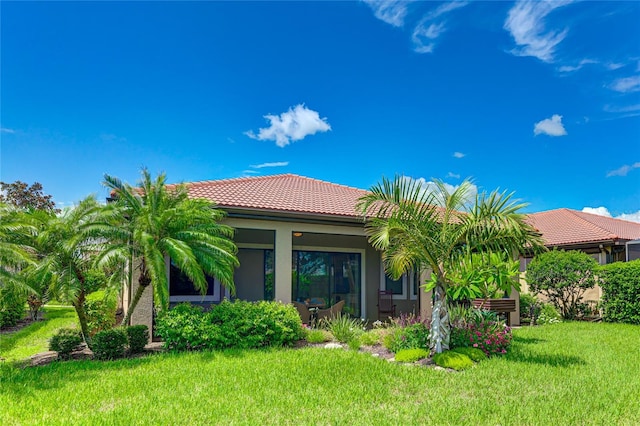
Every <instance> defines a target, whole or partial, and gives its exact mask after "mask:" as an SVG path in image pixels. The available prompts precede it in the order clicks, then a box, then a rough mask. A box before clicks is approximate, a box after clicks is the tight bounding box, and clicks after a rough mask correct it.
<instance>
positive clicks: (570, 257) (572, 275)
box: [526, 250, 598, 319]
mask: <svg viewBox="0 0 640 426" xmlns="http://www.w3.org/2000/svg"><path fill="white" fill-rule="evenodd" d="M597 267H598V263H597V262H596V261H595V260H594V259H593V258H592V257H591V256H589V255H588V254H586V253H584V252H581V251H562V250H553V251H549V252H546V253H542V254H538V255H536V256H535V257H534V258H533V260H532V261H531V263H530V264H529V266H528V267H527V274H526V279H527V283H528V284H529V289H530V290H531V291H532V292H533V293H536V294H543V295H545V296H546V297H547V299H548V300H549V302H551V303H553V305H554V306H555V307H556V308H558V310H559V311H560V313H561V314H562V317H563V318H565V319H574V318H576V316H577V315H578V305H579V304H580V302H581V301H582V296H584V293H585V292H586V291H587V289H590V288H593V286H594V285H595V283H596V280H595V273H594V272H595V270H596V268H597Z"/></svg>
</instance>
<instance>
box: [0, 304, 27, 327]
mask: <svg viewBox="0 0 640 426" xmlns="http://www.w3.org/2000/svg"><path fill="white" fill-rule="evenodd" d="M24 311H25V309H24V303H20V302H19V303H15V304H7V306H0V328H6V327H13V326H14V325H16V324H17V323H18V321H20V320H21V319H22V318H24Z"/></svg>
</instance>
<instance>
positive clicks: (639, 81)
mask: <svg viewBox="0 0 640 426" xmlns="http://www.w3.org/2000/svg"><path fill="white" fill-rule="evenodd" d="M610 88H611V89H612V90H615V91H616V92H621V93H629V92H638V91H640V75H636V76H633V77H625V78H619V79H617V80H615V81H614V82H613V83H612V84H611V86H610Z"/></svg>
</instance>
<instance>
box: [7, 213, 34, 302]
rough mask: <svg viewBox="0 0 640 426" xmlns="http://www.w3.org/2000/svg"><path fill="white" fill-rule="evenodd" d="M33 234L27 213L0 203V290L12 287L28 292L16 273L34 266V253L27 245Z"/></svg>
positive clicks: (32, 227)
mask: <svg viewBox="0 0 640 426" xmlns="http://www.w3.org/2000/svg"><path fill="white" fill-rule="evenodd" d="M35 233H36V228H35V227H34V226H33V224H32V222H31V220H29V217H28V216H27V213H25V212H24V211H21V210H18V209H16V208H15V207H12V206H10V205H7V204H4V203H0V288H4V287H8V286H13V287H15V288H20V289H24V290H27V291H30V289H29V288H27V287H26V286H25V283H24V280H22V279H20V278H19V277H18V272H19V271H21V270H22V269H23V268H25V267H27V266H29V265H33V264H35V256H34V255H35V252H34V250H33V247H32V246H31V245H30V244H29V240H30V239H31V237H32V236H33V235H34V234H35Z"/></svg>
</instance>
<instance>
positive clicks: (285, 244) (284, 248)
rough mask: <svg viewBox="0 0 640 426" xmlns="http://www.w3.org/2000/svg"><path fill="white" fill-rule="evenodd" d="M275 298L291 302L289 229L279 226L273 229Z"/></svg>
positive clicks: (290, 244)
mask: <svg viewBox="0 0 640 426" xmlns="http://www.w3.org/2000/svg"><path fill="white" fill-rule="evenodd" d="M275 233H276V238H275V239H276V241H275V243H276V244H275V290H274V294H275V300H277V301H280V302H282V303H290V302H291V250H292V243H291V229H290V228H289V227H279V228H278V229H276V231H275Z"/></svg>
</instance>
